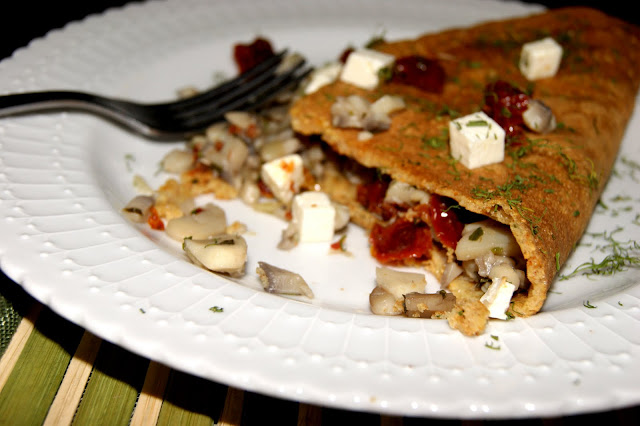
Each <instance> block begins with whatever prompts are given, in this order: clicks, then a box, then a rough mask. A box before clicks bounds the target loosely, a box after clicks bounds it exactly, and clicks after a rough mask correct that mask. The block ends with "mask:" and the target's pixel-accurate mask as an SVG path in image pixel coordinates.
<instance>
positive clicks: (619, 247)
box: [560, 227, 640, 280]
mask: <svg viewBox="0 0 640 426" xmlns="http://www.w3.org/2000/svg"><path fill="white" fill-rule="evenodd" d="M622 230H623V229H622V228H621V227H618V228H616V229H615V230H614V231H613V232H603V233H600V234H592V236H594V237H600V238H602V239H603V240H604V241H605V243H604V244H601V245H598V246H597V247H596V249H597V250H598V251H600V252H601V253H608V254H607V255H606V256H605V257H604V258H602V259H601V260H599V261H597V260H594V259H593V258H591V260H590V261H588V262H584V263H582V264H581V265H578V266H577V267H576V268H575V269H574V270H573V272H571V273H569V274H567V275H562V276H561V277H560V279H561V280H566V279H569V278H572V277H575V276H577V275H585V276H587V277H591V276H593V275H600V276H607V275H613V274H615V273H616V272H622V271H625V270H627V269H629V268H638V267H640V243H638V242H637V241H633V240H629V241H619V240H616V239H615V234H616V233H618V232H621V231H622Z"/></svg>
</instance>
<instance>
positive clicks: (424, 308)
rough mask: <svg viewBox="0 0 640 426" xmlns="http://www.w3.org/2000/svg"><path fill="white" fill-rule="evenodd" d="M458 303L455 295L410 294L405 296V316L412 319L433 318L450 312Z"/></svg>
mask: <svg viewBox="0 0 640 426" xmlns="http://www.w3.org/2000/svg"><path fill="white" fill-rule="evenodd" d="M455 303H456V297H455V296H454V295H453V293H448V292H445V291H441V292H438V293H409V294H405V295H404V309H405V315H406V316H408V317H412V318H432V317H433V316H434V315H436V314H442V313H444V312H449V311H450V310H451V309H453V306H454V305H455Z"/></svg>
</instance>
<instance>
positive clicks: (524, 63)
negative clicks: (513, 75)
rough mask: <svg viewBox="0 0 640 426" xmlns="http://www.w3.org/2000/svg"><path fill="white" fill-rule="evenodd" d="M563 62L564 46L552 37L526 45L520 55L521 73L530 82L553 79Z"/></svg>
mask: <svg viewBox="0 0 640 426" xmlns="http://www.w3.org/2000/svg"><path fill="white" fill-rule="evenodd" d="M561 60H562V46H560V45H559V44H558V42H556V41H555V40H554V39H553V38H551V37H546V38H543V39H541V40H536V41H532V42H529V43H525V44H524V45H523V46H522V51H521V53H520V72H522V74H523V75H524V76H525V77H526V78H527V79H528V80H538V79H541V78H548V77H553V76H554V75H555V74H556V73H557V72H558V68H560V61H561Z"/></svg>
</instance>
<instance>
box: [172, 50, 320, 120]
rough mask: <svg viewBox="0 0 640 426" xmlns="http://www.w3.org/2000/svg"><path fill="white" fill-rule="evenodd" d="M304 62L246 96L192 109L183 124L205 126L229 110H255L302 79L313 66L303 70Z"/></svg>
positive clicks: (184, 118)
mask: <svg viewBox="0 0 640 426" xmlns="http://www.w3.org/2000/svg"><path fill="white" fill-rule="evenodd" d="M304 64H305V61H304V60H302V61H300V62H299V63H298V64H297V65H296V66H295V67H293V68H292V69H290V70H288V71H287V72H285V73H282V74H279V75H277V76H276V77H275V78H273V79H272V80H271V81H269V82H268V83H266V84H262V85H260V86H258V87H256V88H254V89H253V90H251V91H249V92H247V93H246V95H245V96H243V97H240V98H236V99H233V100H232V101H231V102H227V103H224V104H217V105H216V106H214V107H209V108H199V109H198V110H194V111H191V113H190V114H188V115H185V116H183V117H182V118H183V120H184V121H183V123H182V125H183V126H184V127H185V128H192V127H200V128H204V127H206V126H208V125H210V124H211V123H212V122H214V121H216V120H220V119H222V118H223V117H224V114H225V113H227V112H229V111H238V110H255V109H257V108H259V107H261V106H262V105H264V104H265V103H266V102H268V101H269V100H271V99H273V97H274V96H275V95H277V94H279V93H281V92H282V91H283V90H284V89H286V88H289V87H292V86H293V85H295V84H297V83H299V82H300V81H302V79H304V78H305V77H306V76H307V75H308V74H309V72H310V71H311V68H306V69H304V70H302V68H303V67H304ZM300 70H302V71H300Z"/></svg>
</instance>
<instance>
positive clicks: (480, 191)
mask: <svg viewBox="0 0 640 426" xmlns="http://www.w3.org/2000/svg"><path fill="white" fill-rule="evenodd" d="M544 37H552V38H553V39H554V40H556V41H557V42H558V43H560V44H561V45H562V47H563V52H564V56H563V58H562V62H561V65H560V68H559V70H558V72H557V74H556V75H554V76H553V77H550V78H544V79H540V80H535V81H528V80H527V79H526V78H525V77H524V76H523V75H522V73H521V72H520V70H519V68H518V60H519V56H520V52H521V48H522V45H523V44H524V43H527V42H530V41H534V40H539V39H541V38H544ZM373 48H374V49H377V50H379V51H382V52H386V53H390V54H392V55H394V56H395V57H396V58H401V57H406V56H410V55H420V56H423V57H426V58H431V59H436V60H438V61H439V63H440V64H441V65H442V67H443V68H444V70H445V72H446V83H445V86H444V90H443V92H442V93H428V92H425V91H421V90H419V89H417V88H415V87H412V86H409V85H404V84H398V83H393V82H387V83H382V84H380V85H379V86H378V87H377V88H376V89H374V90H364V89H359V88H357V87H355V86H353V85H350V84H347V83H344V82H340V81H338V82H335V83H332V84H330V85H327V86H324V87H322V88H321V89H320V90H318V91H317V92H314V93H313V94H311V95H307V96H304V97H302V98H301V99H299V100H298V101H297V102H296V103H295V104H294V106H293V107H292V109H291V116H292V124H293V127H294V130H296V131H297V132H299V133H301V134H305V135H320V137H321V138H322V140H323V141H325V142H326V143H327V144H328V145H329V146H330V147H331V148H332V149H333V150H335V151H336V152H337V153H339V154H342V155H344V156H346V157H349V158H351V159H354V160H355V161H357V162H358V163H360V164H361V165H363V166H365V167H367V168H372V169H377V170H379V171H380V172H382V173H384V174H388V175H389V176H390V177H391V178H392V179H394V180H398V181H401V182H406V183H408V184H410V185H413V186H415V187H417V188H420V189H423V190H425V191H427V192H429V193H431V194H439V195H441V196H445V197H449V198H451V199H453V200H455V201H456V202H457V203H458V204H459V205H460V206H461V207H463V208H464V209H466V210H468V211H470V212H474V213H479V214H482V215H484V216H486V217H489V218H491V219H494V220H495V221H498V222H500V223H503V224H506V225H508V226H509V227H510V229H511V231H512V233H513V235H514V237H515V238H516V240H517V242H518V244H519V245H520V248H521V250H522V254H523V256H524V259H525V260H526V274H527V277H528V280H529V282H530V285H529V287H528V289H527V291H526V292H519V293H518V294H517V295H516V296H514V299H513V305H512V311H513V312H514V313H515V314H516V315H521V316H528V315H532V314H535V313H536V312H538V311H539V310H540V309H541V307H542V305H543V303H544V300H545V298H546V294H547V292H548V290H549V287H550V285H551V283H552V281H553V279H554V277H555V276H556V274H557V271H558V269H559V268H560V266H562V264H563V263H564V262H565V260H566V259H567V257H568V256H569V254H570V253H571V251H572V249H573V247H574V246H575V244H576V243H577V242H578V240H579V239H580V237H581V236H582V234H583V232H584V231H585V228H586V226H587V224H588V222H589V219H590V217H591V214H592V212H593V209H594V207H595V205H596V203H597V201H598V198H599V196H600V194H601V191H602V189H603V187H604V185H605V183H606V181H607V179H608V177H609V174H610V173H611V170H612V167H613V163H614V161H615V158H616V155H617V152H618V148H619V145H620V142H621V140H622V139H623V136H624V133H625V128H626V125H627V122H628V120H629V118H630V116H631V113H632V111H633V109H634V104H635V100H636V94H637V91H638V85H639V82H640V29H639V28H637V27H635V26H632V25H630V24H627V23H625V22H623V21H621V20H618V19H615V18H612V17H609V16H607V15H605V14H603V13H601V12H598V11H595V10H591V9H588V8H566V9H558V10H553V11H548V12H544V13H540V14H536V15H532V16H527V17H521V18H515V19H508V20H501V21H495V22H488V23H483V24H479V25H476V26H474V27H470V28H459V29H452V30H448V31H443V32H439V33H435V34H426V35H424V36H421V37H419V38H417V39H414V40H402V41H395V42H388V41H385V42H381V43H378V44H376V45H375V46H374V47H373ZM496 80H503V81H507V82H509V83H511V84H512V85H514V86H516V87H519V88H522V89H523V90H525V91H526V92H527V93H529V94H530V96H531V97H532V98H535V99H538V100H541V101H542V102H544V103H545V104H546V105H548V106H549V107H550V108H551V110H552V111H553V113H554V115H555V118H556V120H557V123H558V125H557V128H556V129H555V130H554V131H552V132H549V133H545V134H537V133H533V132H529V131H526V130H525V133H524V136H525V137H524V138H523V139H521V142H520V143H518V144H511V145H510V144H507V146H506V148H505V149H506V151H505V160H504V161H503V162H501V163H497V164H491V165H488V166H484V167H480V168H476V169H467V168H466V167H465V166H463V165H462V164H460V163H459V162H457V161H456V160H455V159H453V158H452V157H451V155H450V153H449V146H448V139H447V129H448V125H449V122H450V121H451V120H452V119H453V118H455V117H457V116H461V115H466V114H470V113H472V112H476V111H479V110H481V109H482V107H483V104H484V88H485V87H486V85H487V84H488V83H490V82H494V81H496ZM352 94H355V95H361V96H364V97H365V98H368V99H370V100H375V99H378V98H379V97H381V96H382V95H383V94H392V95H398V96H401V97H402V98H403V99H404V101H405V103H406V105H407V107H406V108H405V109H403V110H402V111H399V112H397V113H395V114H394V115H393V116H392V124H391V127H390V128H389V129H388V130H386V131H380V132H376V133H374V135H373V137H372V138H370V139H365V138H359V134H360V130H358V129H349V128H338V127H334V126H333V125H332V118H331V106H332V104H333V103H334V102H335V100H336V99H337V98H338V97H339V96H347V95H352ZM522 141H524V142H522ZM362 223H363V224H366V223H367V222H366V221H362Z"/></svg>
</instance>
